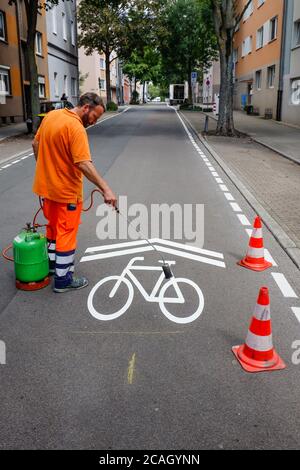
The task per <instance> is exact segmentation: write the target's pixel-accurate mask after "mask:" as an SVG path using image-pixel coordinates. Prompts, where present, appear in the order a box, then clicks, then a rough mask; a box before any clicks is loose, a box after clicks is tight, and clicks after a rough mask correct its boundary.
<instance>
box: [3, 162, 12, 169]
mask: <svg viewBox="0 0 300 470" xmlns="http://www.w3.org/2000/svg"><path fill="white" fill-rule="evenodd" d="M9 166H11V163H8V164H7V165H4V166H3V167H2V170H4V169H5V168H8V167H9Z"/></svg>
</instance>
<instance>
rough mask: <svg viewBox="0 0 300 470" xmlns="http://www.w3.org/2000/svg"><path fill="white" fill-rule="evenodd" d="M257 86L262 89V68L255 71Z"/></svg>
mask: <svg viewBox="0 0 300 470" xmlns="http://www.w3.org/2000/svg"><path fill="white" fill-rule="evenodd" d="M255 87H256V89H257V90H261V70H257V72H255Z"/></svg>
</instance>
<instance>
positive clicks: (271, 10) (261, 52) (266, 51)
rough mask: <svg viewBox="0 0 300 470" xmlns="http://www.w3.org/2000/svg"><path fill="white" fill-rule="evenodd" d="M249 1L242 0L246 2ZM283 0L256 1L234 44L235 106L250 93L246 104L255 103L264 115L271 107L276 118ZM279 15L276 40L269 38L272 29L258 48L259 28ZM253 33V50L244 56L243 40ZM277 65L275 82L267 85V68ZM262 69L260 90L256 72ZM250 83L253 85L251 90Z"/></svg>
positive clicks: (239, 106)
mask: <svg viewBox="0 0 300 470" xmlns="http://www.w3.org/2000/svg"><path fill="white" fill-rule="evenodd" d="M245 3H246V0H243V2H242V4H243V5H244V4H245ZM283 3H284V2H283V0H265V2H264V3H263V4H262V5H261V6H260V7H259V3H258V0H253V13H252V14H251V16H250V17H248V18H247V19H246V20H245V21H244V20H242V21H241V23H240V27H239V30H238V31H237V32H236V34H235V38H234V47H235V48H238V61H237V63H236V66H235V77H236V84H235V99H234V106H235V108H236V109H241V106H242V105H241V102H242V95H247V104H252V105H253V106H254V107H255V108H256V109H257V110H258V111H259V113H260V114H261V115H264V113H265V110H266V108H270V109H272V113H273V117H274V118H275V116H276V109H277V91H278V83H279V68H280V67H279V66H280V52H281V38H282V22H283ZM275 16H277V17H278V22H277V35H276V39H274V40H272V41H270V40H269V31H268V30H267V29H265V31H264V33H265V34H264V45H263V47H261V48H257V30H258V29H259V28H260V27H262V26H263V25H265V24H266V23H267V22H269V20H270V19H271V18H273V17H275ZM249 36H252V51H251V52H250V53H249V54H247V55H245V57H242V44H243V40H245V39H246V38H247V37H249ZM273 65H275V67H276V73H275V83H274V86H273V87H268V84H267V70H268V67H270V66H273ZM258 70H261V71H262V80H261V89H257V88H256V84H255V73H256V71H258ZM248 84H249V85H252V91H251V92H250V91H249V88H248Z"/></svg>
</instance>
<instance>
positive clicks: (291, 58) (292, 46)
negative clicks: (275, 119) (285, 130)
mask: <svg viewBox="0 0 300 470" xmlns="http://www.w3.org/2000/svg"><path fill="white" fill-rule="evenodd" d="M284 24H285V28H284V29H285V35H284V41H283V47H282V108H281V119H282V121H284V122H287V123H290V124H294V125H297V126H300V1H299V0H288V1H286V3H285V23H284Z"/></svg>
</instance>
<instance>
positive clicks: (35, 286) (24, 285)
mask: <svg viewBox="0 0 300 470" xmlns="http://www.w3.org/2000/svg"><path fill="white" fill-rule="evenodd" d="M50 282H51V279H50V277H49V276H47V277H45V279H43V280H42V281H39V282H21V281H18V279H17V280H16V288H17V289H20V290H26V291H34V290H40V289H43V288H44V287H47V286H48V285H49V284H50Z"/></svg>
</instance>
